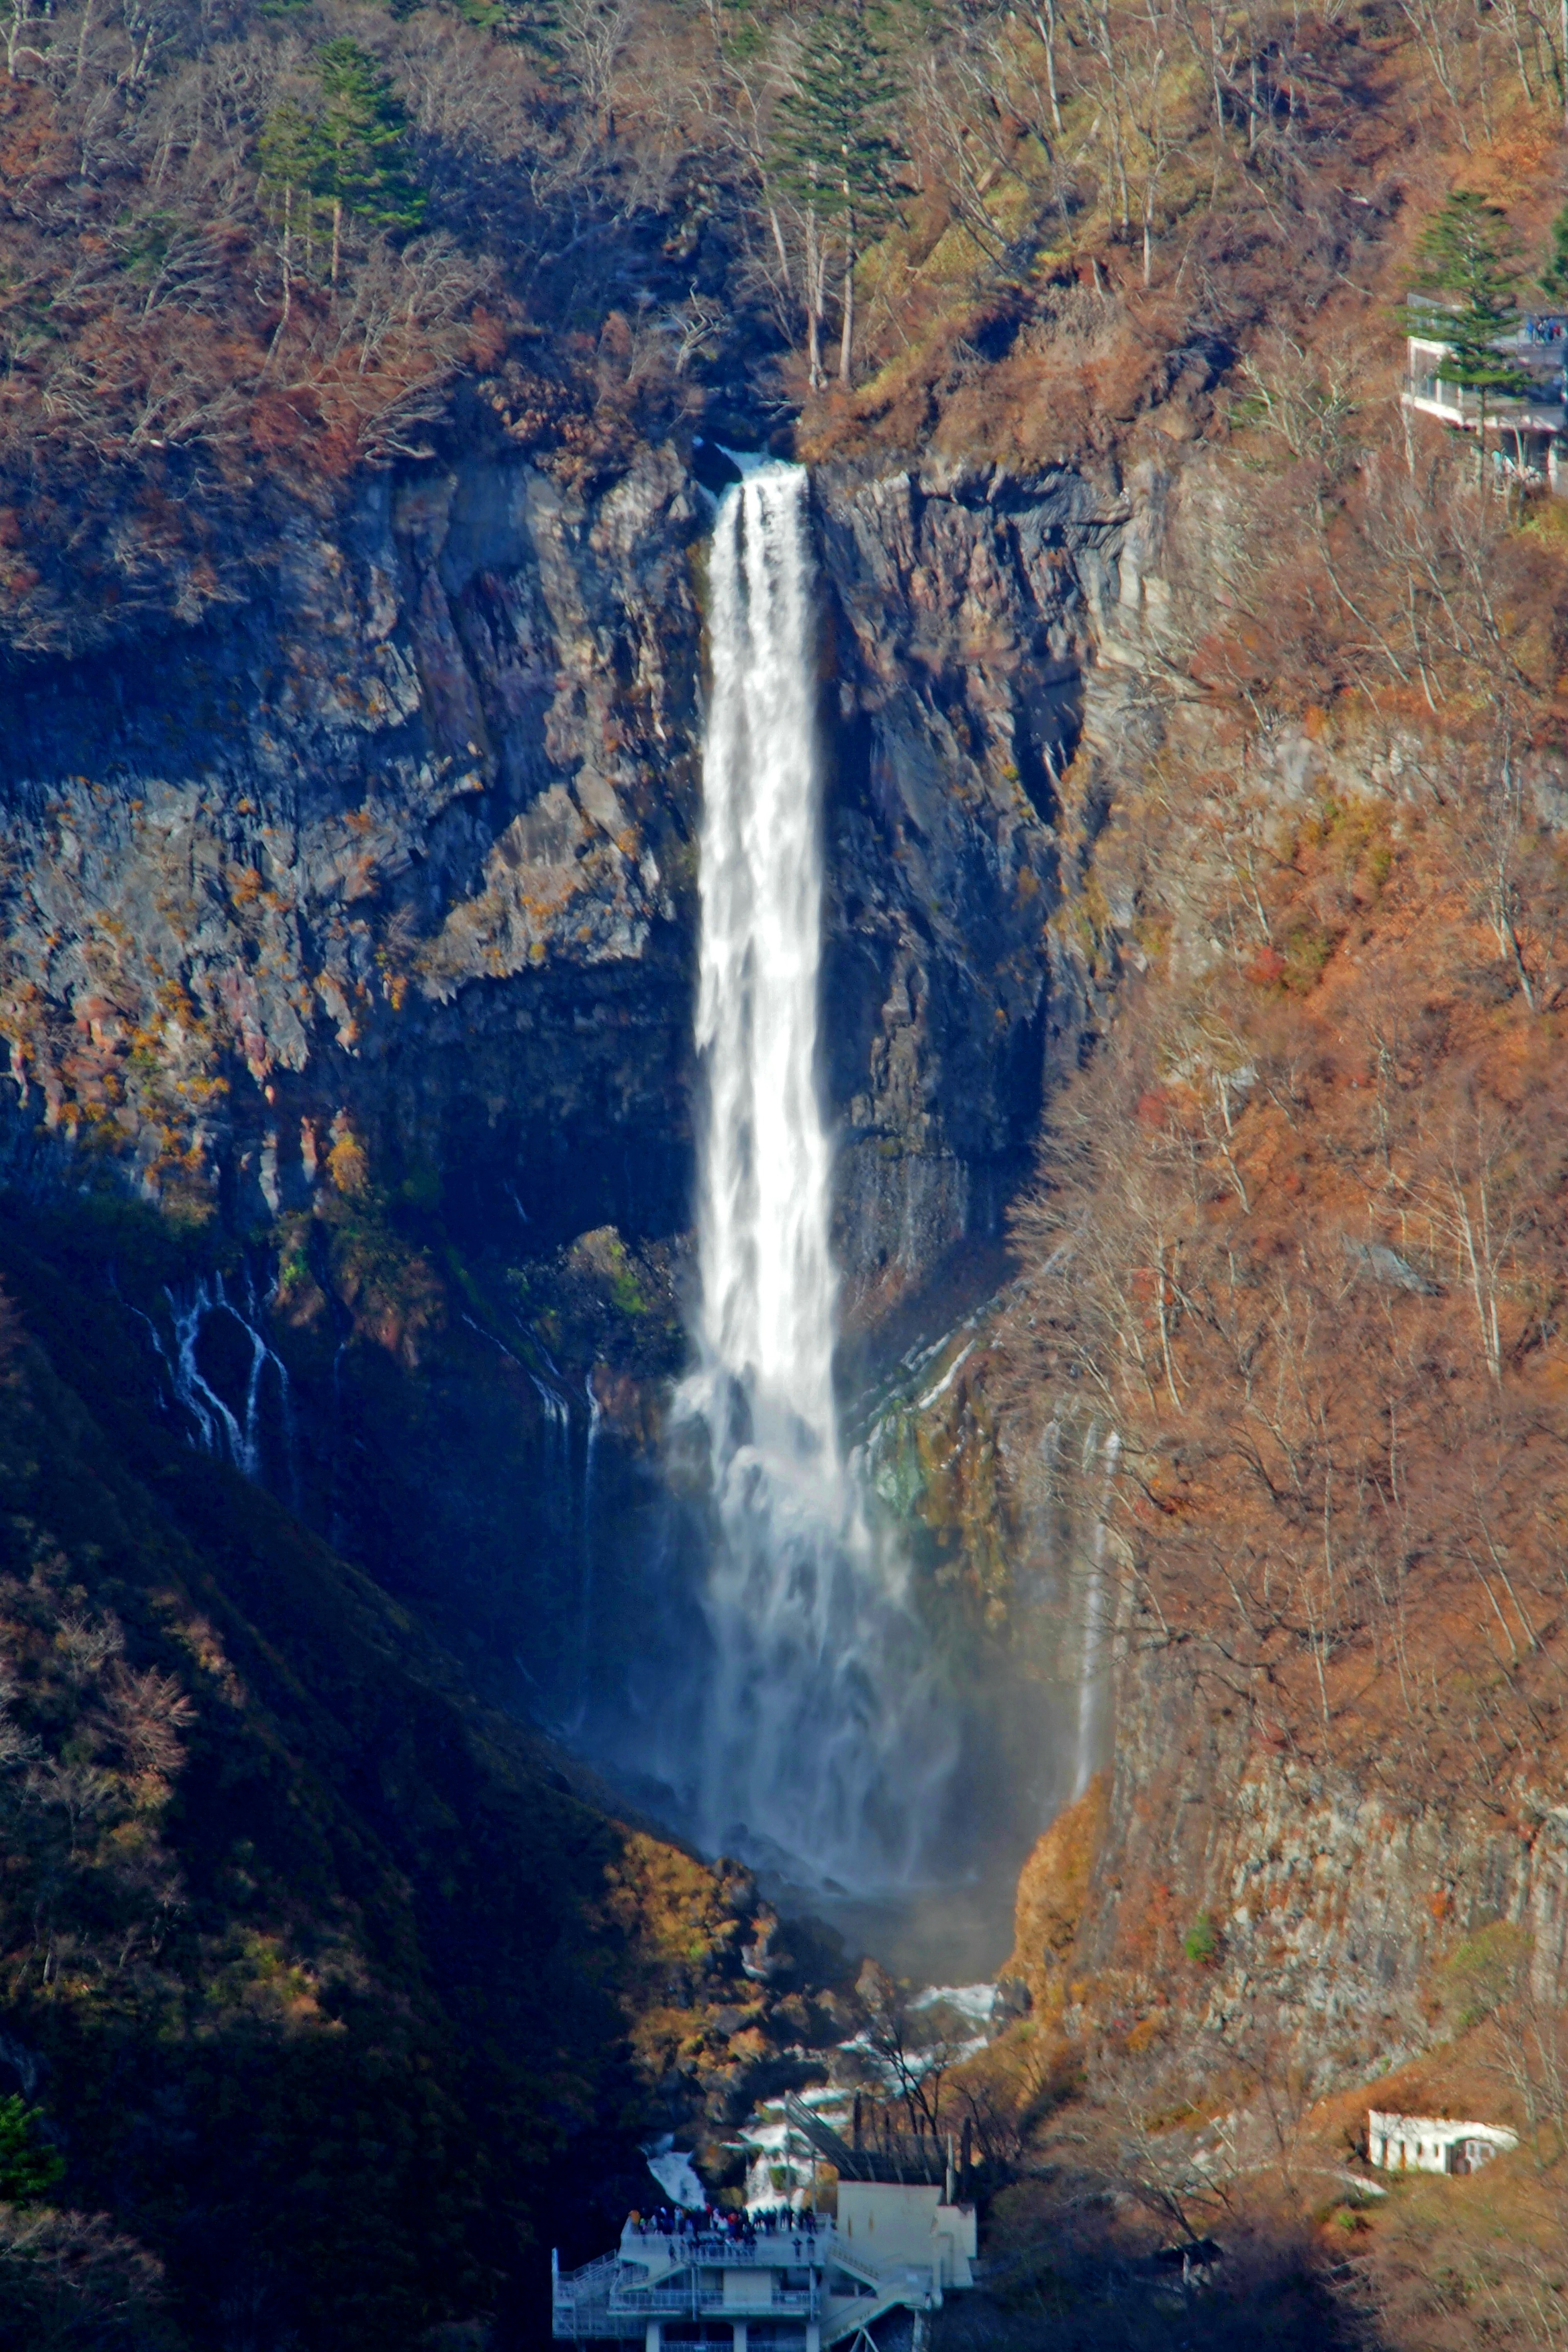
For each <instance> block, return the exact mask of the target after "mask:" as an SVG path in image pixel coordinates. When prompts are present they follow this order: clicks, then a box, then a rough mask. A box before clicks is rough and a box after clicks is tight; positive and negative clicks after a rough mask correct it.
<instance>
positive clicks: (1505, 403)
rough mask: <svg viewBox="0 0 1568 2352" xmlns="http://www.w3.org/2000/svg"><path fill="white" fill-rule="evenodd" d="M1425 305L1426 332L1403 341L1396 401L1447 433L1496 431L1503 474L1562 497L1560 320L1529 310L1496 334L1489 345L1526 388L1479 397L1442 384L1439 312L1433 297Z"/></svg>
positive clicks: (1563, 322)
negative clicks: (1524, 380) (1403, 358)
mask: <svg viewBox="0 0 1568 2352" xmlns="http://www.w3.org/2000/svg"><path fill="white" fill-rule="evenodd" d="M1425 307H1428V306H1423V305H1420V304H1418V303H1417V302H1415V301H1413V303H1412V308H1425ZM1429 307H1430V310H1431V316H1432V324H1431V327H1430V330H1426V329H1425V328H1423V331H1421V332H1419V333H1416V334H1413V335H1411V336H1410V337H1409V338H1408V352H1407V358H1406V363H1405V381H1404V383H1403V386H1402V388H1401V391H1400V401H1401V404H1402V405H1403V406H1404V407H1405V409H1406V410H1407V411H1409V412H1411V413H1412V414H1414V415H1420V416H1431V417H1435V418H1436V421H1437V422H1438V423H1439V424H1440V425H1447V427H1448V428H1449V430H1450V431H1451V432H1457V433H1480V432H1481V431H1482V430H1483V426H1484V430H1485V434H1486V436H1487V439H1488V442H1490V441H1491V440H1492V438H1493V436H1496V440H1497V448H1496V450H1495V451H1494V457H1496V458H1497V460H1498V462H1499V463H1500V465H1501V466H1502V467H1503V469H1504V470H1505V471H1506V472H1508V473H1510V474H1511V475H1513V476H1515V477H1516V478H1518V479H1520V480H1521V481H1524V482H1534V483H1538V484H1541V485H1542V486H1544V487H1546V488H1551V489H1552V490H1555V491H1557V492H1558V493H1559V495H1568V376H1565V373H1564V370H1565V368H1568V318H1564V317H1563V316H1562V315H1560V314H1559V313H1557V312H1555V311H1553V312H1550V313H1540V314H1533V313H1532V314H1531V315H1530V316H1528V317H1526V318H1525V319H1523V320H1521V322H1520V325H1519V327H1518V328H1517V329H1516V331H1514V332H1513V333H1512V334H1510V335H1500V337H1499V338H1498V340H1497V341H1496V343H1495V344H1494V345H1493V346H1492V348H1493V349H1494V350H1495V351H1496V352H1497V354H1498V357H1499V358H1500V359H1501V360H1506V361H1508V362H1510V363H1511V364H1512V365H1513V366H1514V367H1515V368H1517V369H1518V371H1519V373H1521V375H1524V376H1528V377H1530V378H1531V389H1530V390H1529V391H1528V392H1525V393H1500V392H1489V393H1488V394H1487V395H1486V397H1485V400H1484V402H1483V400H1482V398H1481V395H1480V394H1479V393H1477V392H1473V391H1469V390H1468V389H1466V388H1465V387H1464V386H1462V385H1460V384H1457V383H1444V381H1443V378H1442V376H1441V375H1440V374H1439V373H1438V371H1439V369H1440V368H1441V367H1442V364H1443V362H1444V361H1445V360H1446V359H1447V356H1448V353H1449V348H1450V347H1449V345H1448V344H1447V342H1446V341H1444V340H1443V332H1442V324H1443V309H1442V305H1441V304H1440V303H1436V302H1434V303H1432V304H1431V305H1430V306H1429Z"/></svg>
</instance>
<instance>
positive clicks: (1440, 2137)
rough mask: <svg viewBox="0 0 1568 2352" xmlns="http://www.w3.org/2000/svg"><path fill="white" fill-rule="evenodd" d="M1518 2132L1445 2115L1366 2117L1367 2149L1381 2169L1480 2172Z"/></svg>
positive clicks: (1515, 2140) (1515, 2141) (1377, 2114)
mask: <svg viewBox="0 0 1568 2352" xmlns="http://www.w3.org/2000/svg"><path fill="white" fill-rule="evenodd" d="M1518 2146H1519V2134H1518V2133H1517V2132H1510V2131H1509V2130H1507V2129H1505V2127H1504V2126H1502V2125H1501V2124H1465V2123H1456V2122H1455V2121H1454V2120H1453V2119H1452V2117H1450V2116H1395V2115H1384V2114H1383V2113H1382V2112H1381V2111H1380V2110H1379V2109H1378V2108H1376V2107H1373V2110H1372V2112H1371V2114H1370V2115H1369V2116H1367V2119H1366V2152H1367V2156H1368V2158H1370V2160H1371V2161H1372V2162H1373V2164H1375V2165H1378V2166H1380V2167H1381V2168H1382V2169H1383V2170H1384V2171H1385V2172H1479V2170H1480V2168H1481V2167H1482V2165H1483V2164H1489V2163H1490V2162H1491V2160H1492V2158H1493V2157H1494V2156H1497V2155H1498V2154H1500V2151H1501V2150H1502V2149H1503V2148H1505V2147H1518Z"/></svg>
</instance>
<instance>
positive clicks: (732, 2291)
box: [552, 2181, 975, 2352]
mask: <svg viewBox="0 0 1568 2352" xmlns="http://www.w3.org/2000/svg"><path fill="white" fill-rule="evenodd" d="M838 2205H839V2210H838V2218H837V2221H832V2220H830V2219H828V2218H827V2217H826V2216H825V2215H816V2216H814V2217H807V2216H805V2215H804V2214H787V2215H783V2216H775V2217H773V2219H772V2220H771V2221H763V2222H757V2221H752V2220H749V2219H748V2218H746V2217H742V2216H731V2215H723V2216H718V2215H710V2216H700V2217H697V2216H684V2217H681V2218H680V2219H679V2222H678V2223H677V2225H676V2226H672V2227H668V2228H655V2227H654V2226H653V2225H652V2224H651V2223H649V2222H647V2221H642V2220H641V2219H639V2218H638V2217H636V2216H634V2217H632V2218H631V2219H630V2220H628V2221H627V2222H626V2227H625V2228H624V2229H623V2230H622V2231H621V2239H620V2244H619V2246H618V2247H617V2248H616V2252H614V2253H613V2254H606V2255H605V2256H603V2257H602V2258H601V2260H599V2261H598V2262H595V2263H587V2264H586V2265H585V2266H584V2268H583V2269H581V2270H577V2271H571V2272H563V2271H561V2270H560V2268H559V2266H558V2265H556V2266H554V2267H553V2269H552V2298H553V2317H552V2330H553V2333H554V2335H555V2336H557V2338H564V2339H565V2340H567V2341H568V2342H572V2343H576V2344H589V2343H595V2342H597V2343H613V2342H616V2341H619V2342H622V2343H637V2344H641V2345H642V2346H643V2347H645V2352H665V2347H672V2352H673V2347H677V2346H687V2345H702V2346H704V2347H720V2352H826V2347H829V2346H830V2345H835V2344H840V2343H844V2342H846V2341H847V2340H851V2339H858V2337H859V2336H861V2335H862V2333H863V2332H865V2331H868V2330H869V2328H870V2327H871V2326H872V2325H873V2324H874V2323H875V2322H876V2321H877V2320H878V2319H879V2318H880V2317H882V2315H884V2314H885V2313H887V2312H889V2311H898V2310H903V2311H935V2310H938V2309H939V2308H940V2307H941V2305H942V2299H943V2296H944V2295H945V2294H947V2293H949V2292H950V2291H951V2290H952V2289H953V2288H955V2287H966V2286H969V2285H971V2284H973V2260H974V2249H975V2234H974V2209H973V2206H972V2205H952V2204H948V2203H946V2202H945V2201H944V2200H943V2194H942V2189H939V2188H934V2187H929V2186H926V2185H923V2184H919V2183H910V2184H908V2185H896V2186H895V2185H885V2184H881V2183H872V2182H864V2181H840V2183H839V2186H838ZM808 2218H809V2220H811V2221H814V2224H815V2226H808ZM868 2341H874V2339H871V2338H869V2336H868Z"/></svg>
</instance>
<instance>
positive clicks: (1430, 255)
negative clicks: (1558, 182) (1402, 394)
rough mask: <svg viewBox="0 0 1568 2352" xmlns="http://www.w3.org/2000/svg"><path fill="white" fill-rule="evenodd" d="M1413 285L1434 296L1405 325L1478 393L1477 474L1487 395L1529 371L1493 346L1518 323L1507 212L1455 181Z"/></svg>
mask: <svg viewBox="0 0 1568 2352" xmlns="http://www.w3.org/2000/svg"><path fill="white" fill-rule="evenodd" d="M1417 251H1418V253H1419V256H1420V261H1421V268H1420V273H1419V275H1418V276H1417V278H1416V279H1415V284H1416V287H1417V289H1419V290H1420V291H1421V292H1423V293H1426V294H1432V295H1436V296H1437V297H1439V298H1441V307H1440V308H1439V309H1437V310H1428V309H1425V308H1422V307H1419V306H1417V305H1414V304H1410V305H1407V306H1406V308H1405V328H1406V331H1407V332H1408V333H1410V334H1413V335H1429V336H1433V337H1434V339H1437V338H1440V339H1441V341H1444V342H1445V343H1446V344H1447V347H1448V348H1447V352H1446V354H1445V355H1444V357H1443V359H1442V360H1441V361H1440V362H1438V365H1437V370H1436V373H1437V375H1438V376H1439V378H1440V379H1441V381H1442V382H1443V383H1452V384H1458V385H1459V386H1461V387H1462V388H1463V389H1464V390H1465V391H1468V392H1474V393H1475V394H1477V395H1478V398H1479V407H1480V416H1479V430H1478V433H1477V436H1476V438H1477V466H1478V478H1480V472H1481V469H1482V468H1483V467H1484V460H1485V442H1486V419H1487V398H1488V395H1489V394H1493V395H1497V396H1500V397H1504V398H1517V397H1518V396H1519V395H1520V394H1523V393H1527V392H1528V391H1530V389H1531V378H1530V377H1529V376H1528V375H1527V374H1526V373H1524V371H1523V370H1522V369H1521V367H1520V366H1519V364H1518V362H1517V361H1515V360H1513V359H1511V358H1510V356H1509V354H1508V353H1507V352H1502V351H1500V350H1499V348H1498V346H1499V344H1500V342H1501V341H1503V340H1504V338H1505V337H1507V336H1509V335H1510V334H1512V333H1513V331H1514V330H1515V329H1516V328H1517V326H1518V325H1519V269H1518V266H1517V265H1518V258H1519V242H1518V239H1517V238H1516V237H1515V236H1514V235H1513V232H1512V231H1511V229H1510V227H1509V225H1508V220H1507V217H1506V215H1504V214H1503V213H1501V212H1500V210H1499V209H1498V207H1497V205H1492V204H1489V203H1488V202H1487V200H1486V198H1485V197H1484V196H1481V195H1478V194H1476V192H1475V191H1474V189H1472V188H1457V189H1456V190H1455V191H1454V194H1452V195H1451V196H1449V197H1447V200H1446V201H1445V203H1444V204H1443V205H1442V206H1441V207H1440V209H1439V210H1438V211H1437V212H1436V214H1435V215H1433V217H1432V219H1431V220H1430V221H1429V222H1428V223H1427V225H1426V230H1425V231H1424V233H1423V235H1422V238H1421V243H1420V245H1419V247H1417Z"/></svg>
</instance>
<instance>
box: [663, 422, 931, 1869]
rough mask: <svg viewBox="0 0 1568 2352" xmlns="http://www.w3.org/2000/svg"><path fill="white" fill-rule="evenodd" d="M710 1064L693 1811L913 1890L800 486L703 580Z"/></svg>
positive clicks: (900, 1684)
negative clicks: (843, 1159)
mask: <svg viewBox="0 0 1568 2352" xmlns="http://www.w3.org/2000/svg"><path fill="white" fill-rule="evenodd" d="M811 598H812V562H811V544H810V528H809V518H808V509H807V482H806V477H805V473H804V472H803V471H802V470H801V469H800V468H798V467H789V466H766V467H761V468H759V469H758V470H757V471H755V472H753V473H752V475H751V476H750V477H749V478H748V479H747V480H746V481H745V482H744V483H742V485H740V486H739V487H738V488H732V489H731V490H730V491H728V492H727V493H726V494H725V496H724V499H723V500H722V502H721V506H720V509H719V513H718V517H717V520H716V523H715V526H714V533H713V547H712V558H711V564H710V635H711V645H712V668H713V684H712V700H711V706H710V713H709V721H708V737H707V744H706V749H705V752H704V759H703V795H704V814H703V825H702V839H701V902H702V932H701V970H700V991H699V1001H698V1010H697V1043H698V1047H699V1050H700V1054H701V1056H702V1061H703V1065H704V1068H705V1073H706V1077H707V1122H706V1129H705V1133H704V1135H703V1139H702V1151H701V1173H700V1181H701V1192H700V1207H699V1235H700V1274H701V1307H700V1320H699V1325H698V1330H697V1340H698V1351H699V1366H698V1370H697V1371H696V1372H695V1373H694V1375H693V1376H692V1379H691V1381H689V1383H688V1388H687V1391H686V1402H687V1404H688V1406H689V1408H690V1409H693V1410H695V1411H697V1412H700V1414H701V1417H702V1418H703V1420H704V1421H705V1423H706V1425H707V1430H708V1434H709V1443H710V1456H711V1467H712V1476H713V1489H714V1500H715V1506H716V1517H717V1528H718V1539H717V1545H716V1550H715V1555H714V1557H713V1559H712V1561H711V1564H710V1571H709V1578H708V1586H707V1591H706V1596H705V1607H706V1611H707V1616H708V1622H709V1626H710V1633H711V1636H712V1641H713V1645H714V1653H715V1664H714V1670H713V1674H712V1676H711V1678H710V1685H709V1687H708V1689H707V1691H706V1694H705V1707H704V1717H705V1719H704V1722H703V1725H702V1730H701V1737H702V1745H701V1767H700V1771H701V1777H700V1789H699V1811H700V1824H701V1832H702V1835H703V1839H704V1842H705V1843H707V1844H708V1845H709V1847H710V1849H711V1850H715V1851H717V1850H721V1849H728V1850H731V1851H734V1850H739V1851H742V1852H747V1851H749V1852H751V1853H752V1854H753V1856H761V1855H765V1854H767V1853H773V1855H774V1856H775V1857H776V1858H781V1859H787V1861H788V1862H789V1863H790V1864H792V1865H794V1866H795V1868H797V1869H803V1870H805V1872H807V1873H809V1874H812V1875H814V1876H816V1877H819V1878H822V1879H832V1880H834V1881H837V1883H838V1884H839V1885H845V1886H847V1887H850V1888H853V1889H854V1890H856V1891H866V1890H869V1889H871V1888H874V1887H877V1886H888V1885H898V1884H901V1883H907V1882H908V1881H909V1879H910V1877H911V1876H912V1875H913V1874H916V1873H917V1872H918V1871H919V1869H920V1866H921V1842H922V1833H923V1832H924V1831H925V1830H926V1829H927V1828H928V1827H929V1826H930V1817H931V1810H932V1806H933V1803H934V1801H935V1800H936V1797H937V1795H938V1792H939V1790H940V1788H941V1785H942V1782H943V1780H945V1779H946V1777H947V1775H948V1774H949V1772H950V1771H951V1769H952V1762H953V1758H954V1752H955V1741H954V1739H953V1737H952V1730H951V1727H950V1722H949V1713H948V1708H947V1706H946V1703H945V1699H944V1695H943V1692H942V1686H941V1683H940V1680H939V1677H938V1676H937V1675H936V1672H935V1670H934V1667H933V1664H932V1661H931V1656H930V1654H929V1647H928V1644H927V1643H926V1641H925V1638H924V1635H923V1633H922V1629H921V1625H920V1622H919V1620H918V1618H917V1617H916V1615H915V1614H914V1612H913V1611H912V1609H911V1608H910V1604H909V1602H908V1600H907V1597H906V1591H905V1587H906V1582H907V1577H906V1574H905V1570H904V1566H903V1562H902V1561H901V1559H900V1558H899V1557H898V1555H897V1552H896V1550H895V1549H893V1547H892V1546H890V1545H889V1544H888V1543H886V1542H883V1541H879V1540H878V1539H877V1538H875V1537H874V1535H873V1533H872V1530H871V1528H870V1527H869V1526H868V1520H867V1517H866V1515H865V1512H864V1510H863V1508H862V1505H861V1497H860V1495H859V1492H858V1485H857V1482H856V1480H855V1478H854V1477H853V1476H852V1475H850V1474H849V1473H848V1472H847V1469H846V1465H845V1464H844V1462H843V1459H842V1457H841V1454H840V1448H839V1444H838V1434H837V1423H836V1417H835V1410H834V1398H833V1347H834V1335H835V1307H836V1295H837V1282H836V1276H835V1271H834V1265H833V1258H832V1254H831V1249H830V1246H829V1222H830V1208H831V1174H832V1149H831V1143H830V1139H829V1136H828V1133H827V1129H826V1122H825V1120H824V1117H823V1110H822V1103H821V1097H820V1094H819V1089H818V1083H817V1069H816V1060H817V1030H818V998H819V983H820V963H821V939H822V814H821V796H822V795H821V778H820V774H819V765H818V759H817V751H816V724H815V712H814V700H815V695H814V679H813V664H812V625H811V621H812V614H811Z"/></svg>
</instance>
